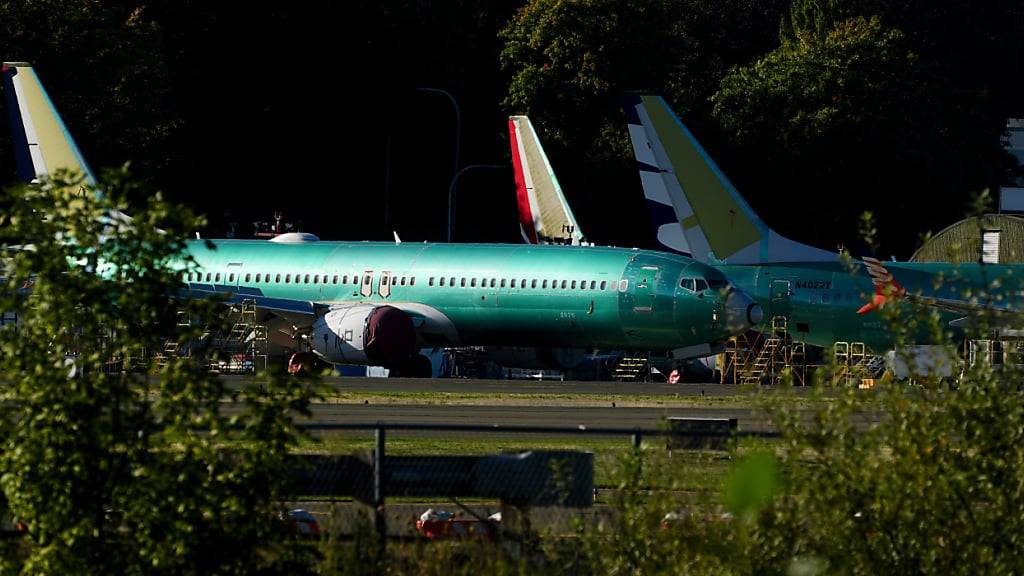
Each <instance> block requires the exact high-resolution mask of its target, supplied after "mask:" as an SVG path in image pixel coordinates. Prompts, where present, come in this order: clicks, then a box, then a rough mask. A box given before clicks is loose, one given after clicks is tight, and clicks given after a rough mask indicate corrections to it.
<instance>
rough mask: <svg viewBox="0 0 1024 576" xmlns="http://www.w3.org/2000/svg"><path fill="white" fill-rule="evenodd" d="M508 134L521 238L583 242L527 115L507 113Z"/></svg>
mask: <svg viewBox="0 0 1024 576" xmlns="http://www.w3.org/2000/svg"><path fill="white" fill-rule="evenodd" d="M508 135H509V144H510V146H511V147H512V167H513V172H514V173H515V180H516V199H517V203H518V206H519V227H520V231H521V232H522V234H523V240H525V241H526V242H527V243H528V244H572V245H580V244H584V243H586V237H585V236H584V235H583V231H582V230H580V226H579V224H577V223H576V217H575V216H574V215H573V213H572V210H571V209H570V208H569V203H568V202H566V200H565V195H564V194H562V187H561V186H560V185H559V184H558V178H556V177H555V171H554V169H552V168H551V163H550V162H548V157H547V155H546V154H545V153H544V148H543V147H542V146H541V144H540V139H538V138H537V133H536V132H535V131H534V129H533V124H532V123H531V122H530V119H529V118H527V117H526V116H509V118H508Z"/></svg>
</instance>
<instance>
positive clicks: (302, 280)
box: [182, 272, 703, 291]
mask: <svg viewBox="0 0 1024 576" xmlns="http://www.w3.org/2000/svg"><path fill="white" fill-rule="evenodd" d="M360 276H362V278H363V283H365V284H371V283H372V282H373V275H372V274H363V275H359V274H353V275H352V276H351V279H352V280H351V284H352V285H358V284H359V279H360ZM221 278H225V279H226V281H227V282H228V283H229V284H234V283H235V279H236V278H238V281H239V282H242V283H245V284H249V283H252V282H253V281H255V282H256V283H257V284H261V283H264V282H266V283H270V284H280V283H282V281H283V283H284V284H292V283H294V284H342V285H344V284H349V283H350V282H349V276H348V275H347V274H345V275H338V274H334V275H329V274H324V275H320V274H312V275H310V274H294V275H293V274H273V275H271V274H263V273H257V274H255V275H254V274H252V273H251V272H250V273H247V274H245V275H244V276H242V275H241V274H235V273H227V274H223V275H222V274H221V273H220V272H207V273H206V274H205V278H204V275H203V273H201V272H198V273H197V272H188V273H185V272H183V273H182V280H185V281H188V282H214V283H216V282H220V281H221ZM390 279H391V280H390V283H391V285H392V286H415V285H416V277H415V276H408V277H407V276H390ZM701 282H703V281H701ZM427 285H428V286H448V287H452V288H454V287H456V286H458V287H460V288H465V287H467V286H469V287H470V288H476V287H477V286H479V287H481V288H487V287H491V288H499V287H500V288H506V287H509V288H520V289H527V288H532V289H536V288H540V289H542V290H543V289H547V288H548V287H549V286H550V287H551V288H552V289H559V288H560V289H562V290H577V289H579V290H609V289H611V290H613V291H614V290H616V289H618V290H623V291H624V290H626V286H627V281H626V280H621V281H619V282H612V283H611V285H610V286H609V283H608V281H607V280H601V281H600V282H598V281H597V280H579V281H577V280H560V279H552V280H550V281H549V280H547V279H536V278H534V279H527V278H521V279H520V278H511V279H509V278H480V279H479V283H478V282H477V278H465V277H456V276H439V277H435V276H431V277H430V278H429V280H428V281H427Z"/></svg>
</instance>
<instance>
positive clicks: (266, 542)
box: [0, 172, 313, 574]
mask: <svg viewBox="0 0 1024 576" xmlns="http://www.w3.org/2000/svg"><path fill="white" fill-rule="evenodd" d="M131 189H132V186H131V184H130V180H129V179H128V178H127V176H126V174H125V173H123V172H121V173H118V174H114V175H113V176H112V177H111V178H110V179H108V180H107V181H106V182H105V183H104V185H103V190H104V194H103V195H102V197H99V196H97V195H95V194H94V193H93V192H91V191H89V190H86V189H85V187H84V186H83V182H82V179H81V177H80V176H79V175H73V174H67V173H60V174H57V175H56V176H55V177H54V178H53V179H52V180H48V181H45V182H44V183H43V184H41V185H39V186H28V187H24V186H23V187H19V188H16V189H13V190H11V191H9V192H8V193H7V198H5V200H7V202H8V203H9V204H10V205H11V210H10V211H9V212H8V213H7V214H5V215H4V216H3V222H2V224H3V226H2V228H0V229H2V234H3V243H4V246H5V247H6V248H7V256H8V258H7V259H6V261H5V274H4V288H3V294H2V296H0V307H2V309H3V310H16V311H18V313H19V322H18V325H17V328H16V329H13V328H12V327H7V328H6V329H4V330H0V373H3V374H4V386H3V388H0V418H2V420H3V422H4V423H5V424H4V426H3V428H2V430H0V469H2V470H3V474H2V476H0V487H2V489H3V493H4V496H5V497H6V499H7V501H8V504H9V506H10V512H11V514H12V515H13V517H14V519H16V520H18V521H20V522H23V523H24V524H26V525H27V526H28V534H27V540H26V543H25V546H24V547H23V550H22V551H23V555H21V556H15V555H8V556H6V557H4V558H3V561H4V562H5V563H7V564H6V566H7V568H8V569H18V568H19V567H20V569H21V570H23V571H25V572H30V573H62V574H93V573H95V574H110V573H119V574H162V573H168V574H172V573H173V574H180V573H204V574H206V573H232V574H243V573H244V574H248V573H275V572H280V571H288V570H293V569H294V566H296V565H308V563H309V554H310V551H309V549H308V548H306V547H305V546H303V545H300V544H298V543H295V542H292V539H293V536H292V535H290V534H289V531H288V530H287V528H286V527H285V525H284V523H283V522H281V521H280V520H278V519H277V518H278V514H279V513H280V512H281V510H280V509H279V505H278V504H277V503H276V502H277V501H278V500H279V499H280V498H281V497H282V496H284V495H285V494H286V492H285V490H286V487H287V479H288V474H287V469H286V461H285V456H286V453H287V450H288V449H289V448H290V447H291V446H293V445H294V444H295V442H296V440H297V438H298V435H299V433H298V431H297V429H296V428H295V425H294V422H293V417H294V415H297V414H303V413H304V412H305V411H306V407H307V405H308V403H309V401H310V399H311V397H312V394H313V392H312V391H313V388H311V387H310V386H309V385H308V384H307V383H306V382H303V381H300V380H294V379H286V378H281V377H266V378H265V379H264V381H261V382H259V383H258V384H254V385H252V386H249V387H246V388H244V389H242V390H240V391H237V392H234V393H232V394H228V393H227V391H226V390H225V387H224V384H223V382H221V381H220V380H219V379H218V378H217V377H215V376H214V375H211V374H210V373H208V372H207V371H205V370H204V369H202V368H201V366H200V365H199V363H198V362H197V361H196V360H197V357H199V356H202V354H203V351H202V350H201V349H198V348H193V349H192V351H193V354H194V356H193V358H185V357H178V356H172V357H171V358H169V359H168V360H167V365H166V366H165V367H164V368H162V369H157V367H156V366H155V365H152V364H144V365H143V368H144V369H145V370H148V374H147V373H145V372H143V373H132V372H128V371H127V369H128V368H130V367H131V366H133V365H137V364H138V362H139V359H142V358H147V356H146V352H147V351H149V352H152V351H154V350H163V349H164V343H165V342H166V341H167V340H172V341H177V342H179V344H180V345H181V346H182V347H184V346H186V345H188V344H189V343H192V344H193V345H194V344H195V342H199V341H201V335H202V331H203V328H204V326H205V325H206V323H207V322H212V321H213V318H214V317H215V314H216V312H217V310H218V307H219V306H220V304H218V303H216V302H212V301H195V300H187V299H185V300H183V299H178V298H176V297H175V296H176V294H175V293H176V290H177V286H178V285H179V279H178V278H179V274H180V270H181V269H182V268H184V267H187V266H189V261H188V259H187V257H186V255H185V253H184V252H183V250H184V243H183V241H182V240H181V239H182V238H185V237H186V234H187V233H188V232H189V231H190V230H192V229H194V228H195V227H196V226H198V225H199V224H200V221H199V220H198V219H197V218H196V217H195V216H192V215H191V213H189V212H188V211H187V210H185V209H183V208H181V207H178V206H173V205H170V204H168V203H166V202H164V201H163V200H162V198H161V197H160V195H159V194H157V195H153V196H151V197H150V198H149V201H148V202H147V205H146V206H145V208H144V209H142V210H138V211H136V212H134V213H133V214H132V219H131V220H128V219H126V218H125V217H124V216H121V215H119V214H118V211H120V210H123V209H124V207H125V198H126V196H127V195H129V193H130V192H131ZM179 312H181V313H184V314H185V315H186V317H189V318H191V319H192V320H193V322H192V323H191V324H190V325H187V326H181V325H179V321H178V318H179ZM231 397H233V398H234V400H235V401H236V402H237V403H238V404H239V405H240V407H241V408H240V410H239V411H238V412H237V414H235V415H230V416H229V415H228V414H226V413H224V411H223V408H222V401H223V400H225V399H226V398H231Z"/></svg>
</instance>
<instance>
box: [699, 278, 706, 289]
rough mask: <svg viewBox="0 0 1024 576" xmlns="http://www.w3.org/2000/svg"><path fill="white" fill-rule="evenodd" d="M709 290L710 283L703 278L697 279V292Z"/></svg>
mask: <svg viewBox="0 0 1024 576" xmlns="http://www.w3.org/2000/svg"><path fill="white" fill-rule="evenodd" d="M707 289H708V282H707V280H705V279H703V278H697V292H703V291H705V290H707Z"/></svg>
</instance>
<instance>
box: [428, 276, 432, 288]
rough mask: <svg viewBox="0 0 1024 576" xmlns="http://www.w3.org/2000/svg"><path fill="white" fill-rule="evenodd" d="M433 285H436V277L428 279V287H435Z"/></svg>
mask: <svg viewBox="0 0 1024 576" xmlns="http://www.w3.org/2000/svg"><path fill="white" fill-rule="evenodd" d="M433 285H434V277H433V276H431V277H430V278H428V279H427V286H433Z"/></svg>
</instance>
